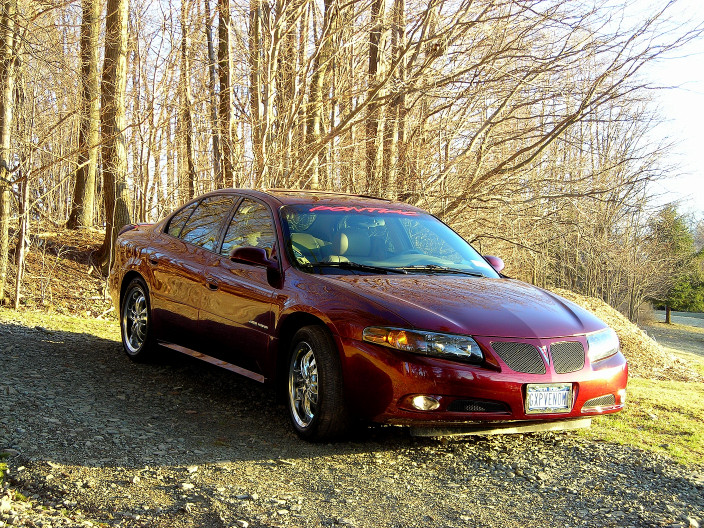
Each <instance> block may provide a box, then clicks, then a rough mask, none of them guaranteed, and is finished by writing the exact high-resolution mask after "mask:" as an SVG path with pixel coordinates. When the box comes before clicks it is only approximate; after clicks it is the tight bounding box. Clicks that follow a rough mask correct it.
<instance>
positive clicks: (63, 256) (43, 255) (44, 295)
mask: <svg viewBox="0 0 704 528" xmlns="http://www.w3.org/2000/svg"><path fill="white" fill-rule="evenodd" d="M103 236H104V234H103V232H102V231H99V230H97V229H81V230H71V229H64V228H57V227H55V226H49V225H43V226H33V230H32V233H31V237H30V246H29V251H28V253H27V257H26V267H25V275H24V281H23V284H22V297H21V305H22V306H25V307H27V308H39V309H43V310H47V311H49V312H57V313H61V314H67V315H78V316H83V317H86V316H88V317H106V316H112V315H113V314H112V313H111V312H109V310H110V308H111V301H110V297H109V296H108V295H107V294H106V291H105V286H106V281H105V279H104V278H101V277H99V276H98V275H97V274H95V273H91V265H90V255H91V254H92V253H93V251H95V250H96V249H98V248H99V247H100V244H101V243H102V240H103ZM9 271H10V273H9V279H10V280H9V281H8V284H10V285H11V286H10V288H11V289H12V292H11V295H14V283H15V268H14V266H12V267H11V268H10V270H9ZM108 314H109V315H108Z"/></svg>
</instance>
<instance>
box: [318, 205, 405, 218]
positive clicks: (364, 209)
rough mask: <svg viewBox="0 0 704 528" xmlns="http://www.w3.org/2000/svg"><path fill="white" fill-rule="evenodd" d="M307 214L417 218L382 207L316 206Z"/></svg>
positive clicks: (397, 210)
mask: <svg viewBox="0 0 704 528" xmlns="http://www.w3.org/2000/svg"><path fill="white" fill-rule="evenodd" d="M308 211H309V212H311V213H312V212H315V211H336V212H337V211H339V212H345V213H351V212H353V211H354V212H355V213H380V214H399V215H403V216H418V213H417V212H416V211H401V210H399V209H386V208H384V207H354V206H346V205H334V206H333V205H316V206H315V207H311V208H310V209H309V210H308Z"/></svg>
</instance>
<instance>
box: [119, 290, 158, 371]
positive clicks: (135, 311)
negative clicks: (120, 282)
mask: <svg viewBox="0 0 704 528" xmlns="http://www.w3.org/2000/svg"><path fill="white" fill-rule="evenodd" d="M151 318H152V316H151V305H150V303H149V290H148V289H147V285H146V283H145V282H144V281H143V280H142V279H141V278H135V279H132V281H131V282H130V283H129V285H128V286H127V289H126V290H125V295H124V296H123V297H122V306H121V307H120V334H121V335H122V345H123V347H124V349H125V353H126V354H127V356H128V357H129V358H130V359H131V360H133V361H146V360H148V359H150V358H151V357H152V356H153V353H154V343H153V339H152V331H151Z"/></svg>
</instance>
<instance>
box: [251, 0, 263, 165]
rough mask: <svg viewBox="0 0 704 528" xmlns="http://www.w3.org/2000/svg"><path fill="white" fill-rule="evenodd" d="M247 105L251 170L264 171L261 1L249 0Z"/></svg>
mask: <svg viewBox="0 0 704 528" xmlns="http://www.w3.org/2000/svg"><path fill="white" fill-rule="evenodd" d="M248 58H249V107H250V115H251V118H252V150H253V154H254V167H253V172H254V174H255V177H256V178H258V177H259V176H260V175H261V174H262V173H263V171H264V167H263V162H264V123H263V117H264V108H263V105H262V74H263V71H262V70H263V68H262V3H261V0H251V3H250V8H249V50H248Z"/></svg>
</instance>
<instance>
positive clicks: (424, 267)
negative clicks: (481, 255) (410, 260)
mask: <svg viewBox="0 0 704 528" xmlns="http://www.w3.org/2000/svg"><path fill="white" fill-rule="evenodd" d="M398 269H403V270H406V271H427V272H429V273H457V274H461V275H471V276H472V277H484V276H485V275H484V274H483V273H480V272H478V271H470V270H463V269H459V268H448V267H447V266H440V265H438V264H419V265H417V266H404V267H403V268H398Z"/></svg>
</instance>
